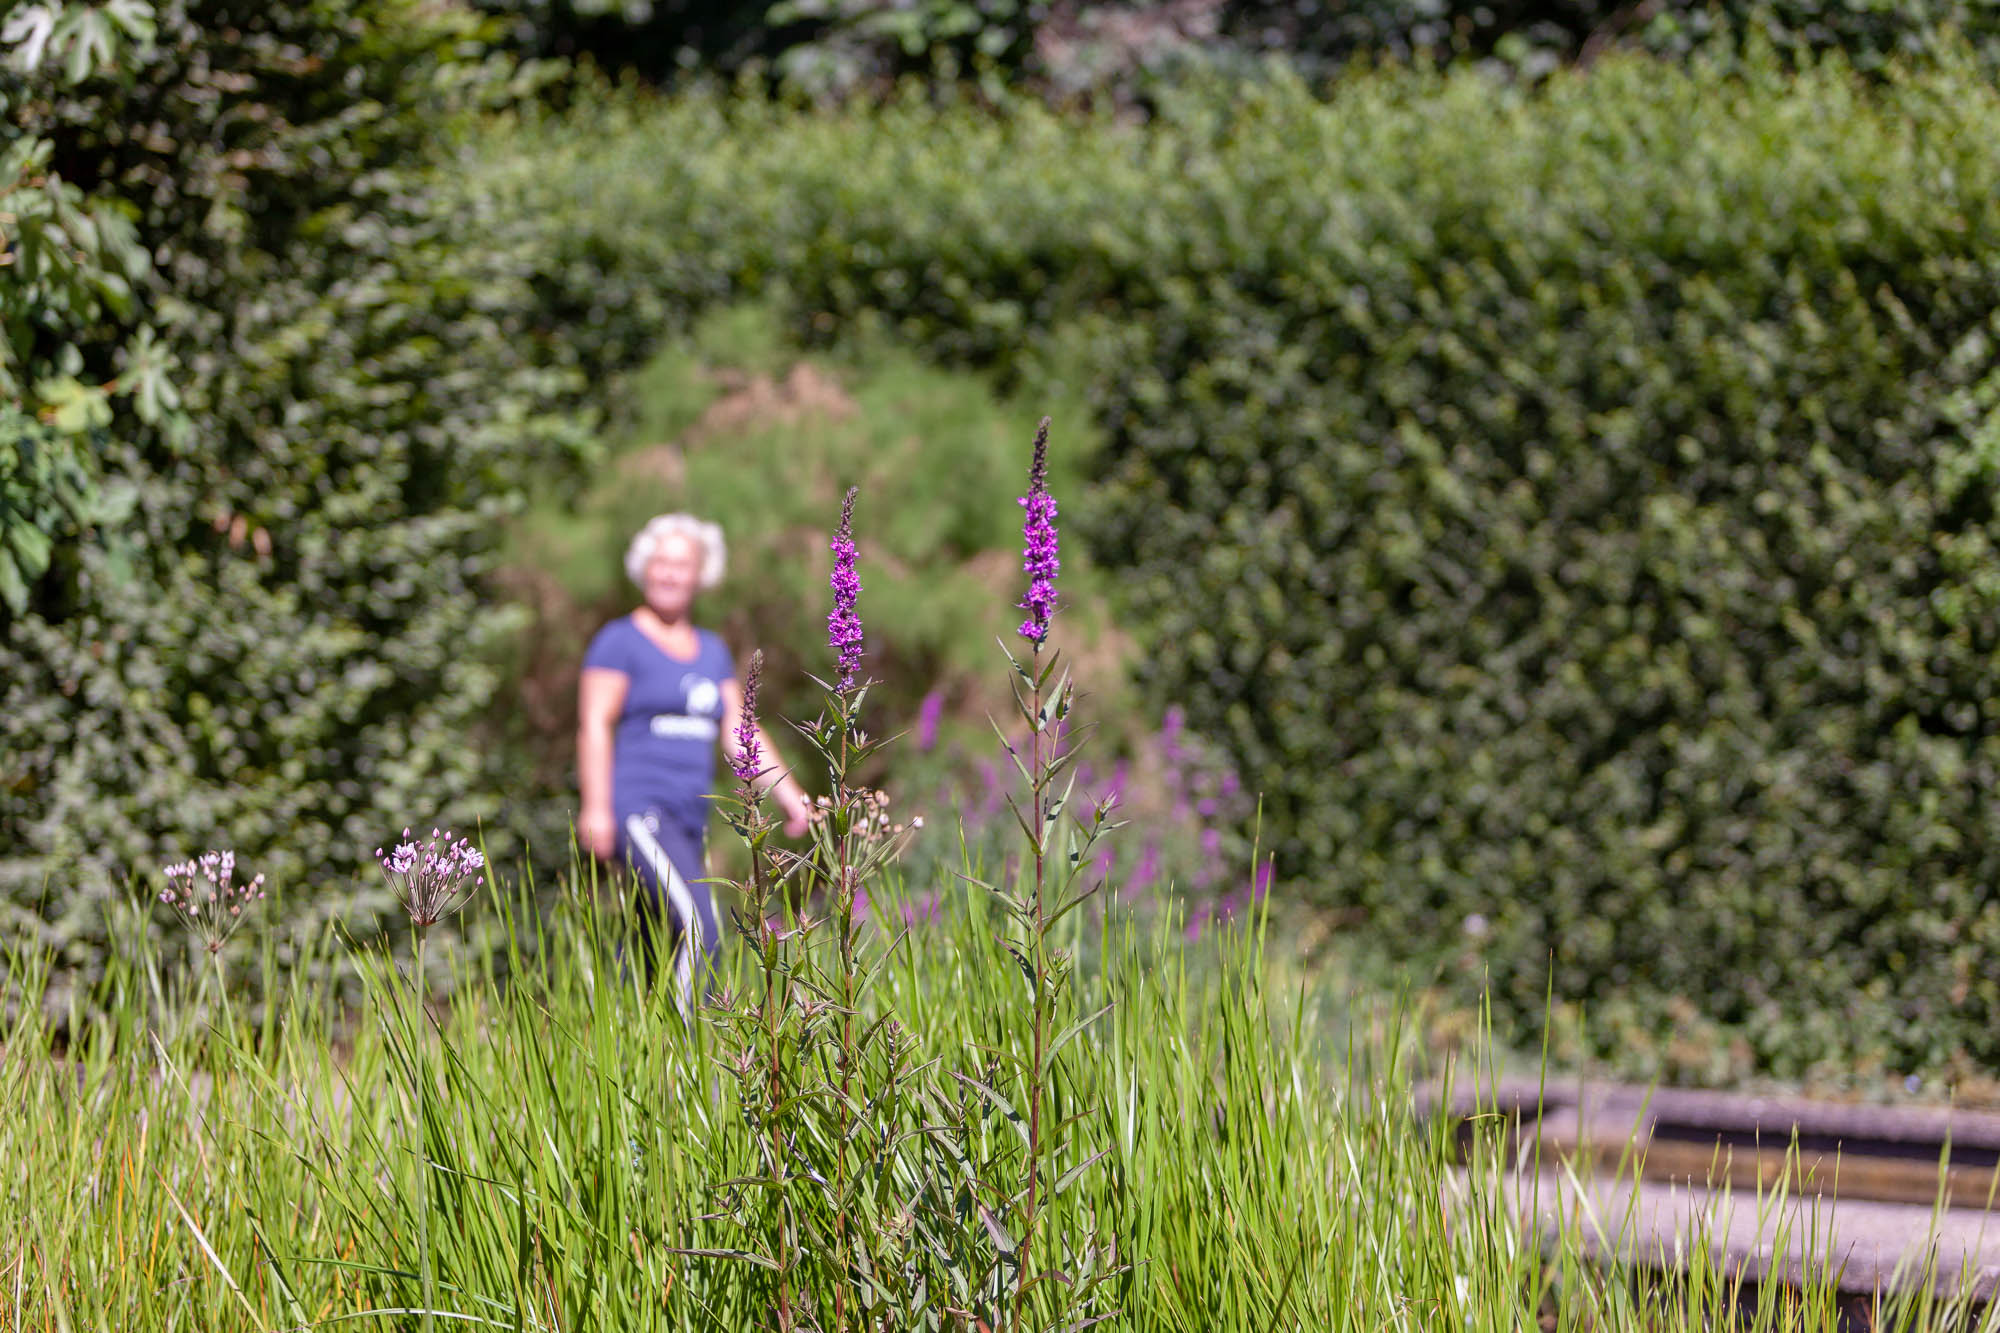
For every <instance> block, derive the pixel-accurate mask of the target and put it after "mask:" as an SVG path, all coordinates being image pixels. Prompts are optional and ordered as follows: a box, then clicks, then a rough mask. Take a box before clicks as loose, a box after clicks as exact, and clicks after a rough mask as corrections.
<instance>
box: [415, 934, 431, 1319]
mask: <svg viewBox="0 0 2000 1333" xmlns="http://www.w3.org/2000/svg"><path fill="white" fill-rule="evenodd" d="M429 934H430V932H429V931H428V930H426V929H425V928H424V927H422V926H418V927H417V956H416V964H415V967H414V969H413V971H412V973H411V978H410V979H411V987H410V989H411V992H412V994H413V996H414V998H415V1000H416V1011H415V1023H414V1026H413V1028H412V1032H413V1034H414V1037H415V1047H414V1050H413V1052H412V1054H413V1057H414V1064H415V1068H416V1081H417V1086H416V1106H417V1142H416V1148H417V1258H418V1265H419V1267H418V1271H419V1273H420V1274H421V1275H422V1281H423V1306H424V1308H423V1313H422V1314H421V1315H420V1316H419V1320H420V1325H419V1326H420V1328H421V1329H422V1333H431V1326H432V1315H431V1312H432V1310H434V1309H435V1308H436V1306H437V1300H436V1296H437V1283H436V1279H435V1277H434V1275H433V1274H432V1272H431V1168H430V1150H429V1149H428V1148H427V1147H425V1145H424V1132H425V1128H426V1122H427V1120H428V1119H429V1117H428V1116H426V1115H425V1110H426V1109H427V1107H428V1106H429V1103H430V1077H429V1070H428V1060H427V1058H426V1048H427V1047H428V1046H429V1044H430V1039H429V1033H428V1032H427V1031H426V1029H427V1028H428V1027H429V1023H428V1022H427V1021H426V1019H425V1016H424V942H425V940H426V938H427V937H428V936H429Z"/></svg>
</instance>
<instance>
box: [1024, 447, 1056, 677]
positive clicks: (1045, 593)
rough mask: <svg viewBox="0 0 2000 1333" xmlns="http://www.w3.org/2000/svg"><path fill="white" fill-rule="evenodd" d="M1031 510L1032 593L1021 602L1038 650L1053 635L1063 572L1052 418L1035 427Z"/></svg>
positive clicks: (1027, 547)
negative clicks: (1052, 475) (1052, 476)
mask: <svg viewBox="0 0 2000 1333" xmlns="http://www.w3.org/2000/svg"><path fill="white" fill-rule="evenodd" d="M1021 508H1023V509H1025V510H1027V511H1028V513H1027V516H1026V517H1025V518H1024V519H1023V520H1022V521H1021V572H1022V573H1024V574H1026V575H1027V576H1028V595H1027V596H1026V597H1023V598H1022V599H1021V600H1020V602H1019V603H1017V605H1018V606H1019V607H1020V609H1021V610H1023V611H1026V612H1027V613H1028V618H1027V619H1026V620H1024V621H1022V622H1021V637H1022V638H1024V639H1026V640H1028V641H1029V642H1030V643H1032V644H1034V645H1035V647H1036V648H1037V649H1039V648H1040V647H1041V646H1042V643H1043V641H1044V640H1046V639H1047V638H1048V637H1049V620H1050V619H1051V618H1052V617H1053V616H1054V615H1055V613H1056V575H1057V574H1059V573H1060V572H1062V561H1061V560H1060V559H1059V558H1058V549H1059V548H1058V543H1057V540H1056V498H1055V497H1054V496H1053V495H1050V494H1049V419H1048V418H1047V417H1043V418H1042V424H1041V425H1039V426H1037V427H1036V428H1035V461H1034V462H1033V463H1032V464H1030V465H1029V468H1028V493H1027V494H1026V495H1024V496H1022V497H1021Z"/></svg>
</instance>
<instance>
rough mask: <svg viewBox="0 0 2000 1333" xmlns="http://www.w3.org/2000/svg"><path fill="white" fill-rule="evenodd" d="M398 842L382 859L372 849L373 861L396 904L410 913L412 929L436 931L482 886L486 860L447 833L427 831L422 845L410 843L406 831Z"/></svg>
mask: <svg viewBox="0 0 2000 1333" xmlns="http://www.w3.org/2000/svg"><path fill="white" fill-rule="evenodd" d="M403 837H404V839H405V841H403V842H399V843H397V844H396V845H395V846H394V847H392V848H390V849H389V851H388V852H386V853H385V852H383V850H382V849H381V848H380V847H377V848H376V849H375V859H376V860H377V861H379V862H380V863H381V865H382V877H383V878H384V879H386V880H388V881H389V887H390V889H392V890H393V891H394V892H395V894H396V901H397V902H399V903H401V904H402V905H403V910H404V911H405V912H407V913H409V916H410V924H411V925H413V926H434V925H436V924H437V923H438V922H439V921H442V920H443V919H444V918H445V917H447V916H450V915H451V914H452V913H453V912H456V911H457V910H458V909H459V908H461V907H463V906H465V904H466V903H467V902H469V901H470V900H471V898H472V895H473V893H474V891H475V890H477V889H478V888H479V886H480V885H481V884H484V883H485V882H486V877H485V876H484V875H482V874H480V873H479V872H480V871H481V870H483V869H484V868H485V866H486V857H485V856H484V855H482V854H481V853H480V851H479V849H478V848H476V847H474V846H473V845H472V840H471V839H470V838H454V837H452V834H451V830H450V829H444V830H439V829H432V830H431V836H430V838H429V840H428V841H425V842H417V841H414V840H411V839H410V831H409V830H408V829H404V830H403Z"/></svg>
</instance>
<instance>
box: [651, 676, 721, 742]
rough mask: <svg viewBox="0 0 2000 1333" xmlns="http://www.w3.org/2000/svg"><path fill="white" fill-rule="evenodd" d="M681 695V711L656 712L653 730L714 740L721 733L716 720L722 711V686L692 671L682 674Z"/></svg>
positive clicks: (678, 737)
mask: <svg viewBox="0 0 2000 1333" xmlns="http://www.w3.org/2000/svg"><path fill="white" fill-rule="evenodd" d="M681 698H682V703H681V708H682V709H683V711H682V712H679V713H659V714H656V715H655V716H654V718H653V725H652V730H653V734H654V735H655V736H661V737H665V738H667V739H670V740H683V741H712V740H714V739H715V738H716V736H718V735H719V734H720V733H719V732H718V731H717V729H716V722H715V720H716V718H718V717H720V716H721V715H722V689H721V687H720V686H718V685H717V684H716V683H715V682H714V681H712V680H710V679H709V678H708V677H707V676H701V675H696V674H695V673H694V672H692V671H690V672H688V674H687V675H685V676H682V677H681Z"/></svg>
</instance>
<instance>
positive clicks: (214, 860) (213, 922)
mask: <svg viewBox="0 0 2000 1333" xmlns="http://www.w3.org/2000/svg"><path fill="white" fill-rule="evenodd" d="M160 873H161V874H163V875H165V876H166V877H167V887H166V888H165V889H163V890H161V891H160V901H161V902H163V903H165V904H166V905H167V906H169V907H171V908H173V909H174V911H175V913H176V914H178V915H179V916H180V918H181V920H183V921H185V922H186V923H187V925H188V928H189V929H191V930H192V931H194V933H195V937H196V938H197V939H199V940H201V942H202V945H203V946H204V947H205V948H206V949H207V950H208V951H209V952H210V953H220V952H221V951H222V946H223V944H224V943H225V942H226V941H227V940H228V939H229V937H230V935H232V934H233V933H235V930H236V928H237V927H238V926H239V925H241V924H243V909H244V908H245V907H247V906H249V905H250V904H251V903H253V902H256V901H257V900H259V899H261V898H263V897H264V896H265V893H264V877H263V876H262V875H259V876H257V877H256V878H255V879H252V880H250V881H248V882H247V883H243V884H236V883H233V882H232V881H233V880H234V878H235V875H236V853H235V852H203V853H202V854H201V855H200V856H199V857H197V858H195V859H193V860H189V861H182V862H179V863H178V864H175V865H170V866H162V867H161V869H160Z"/></svg>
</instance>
